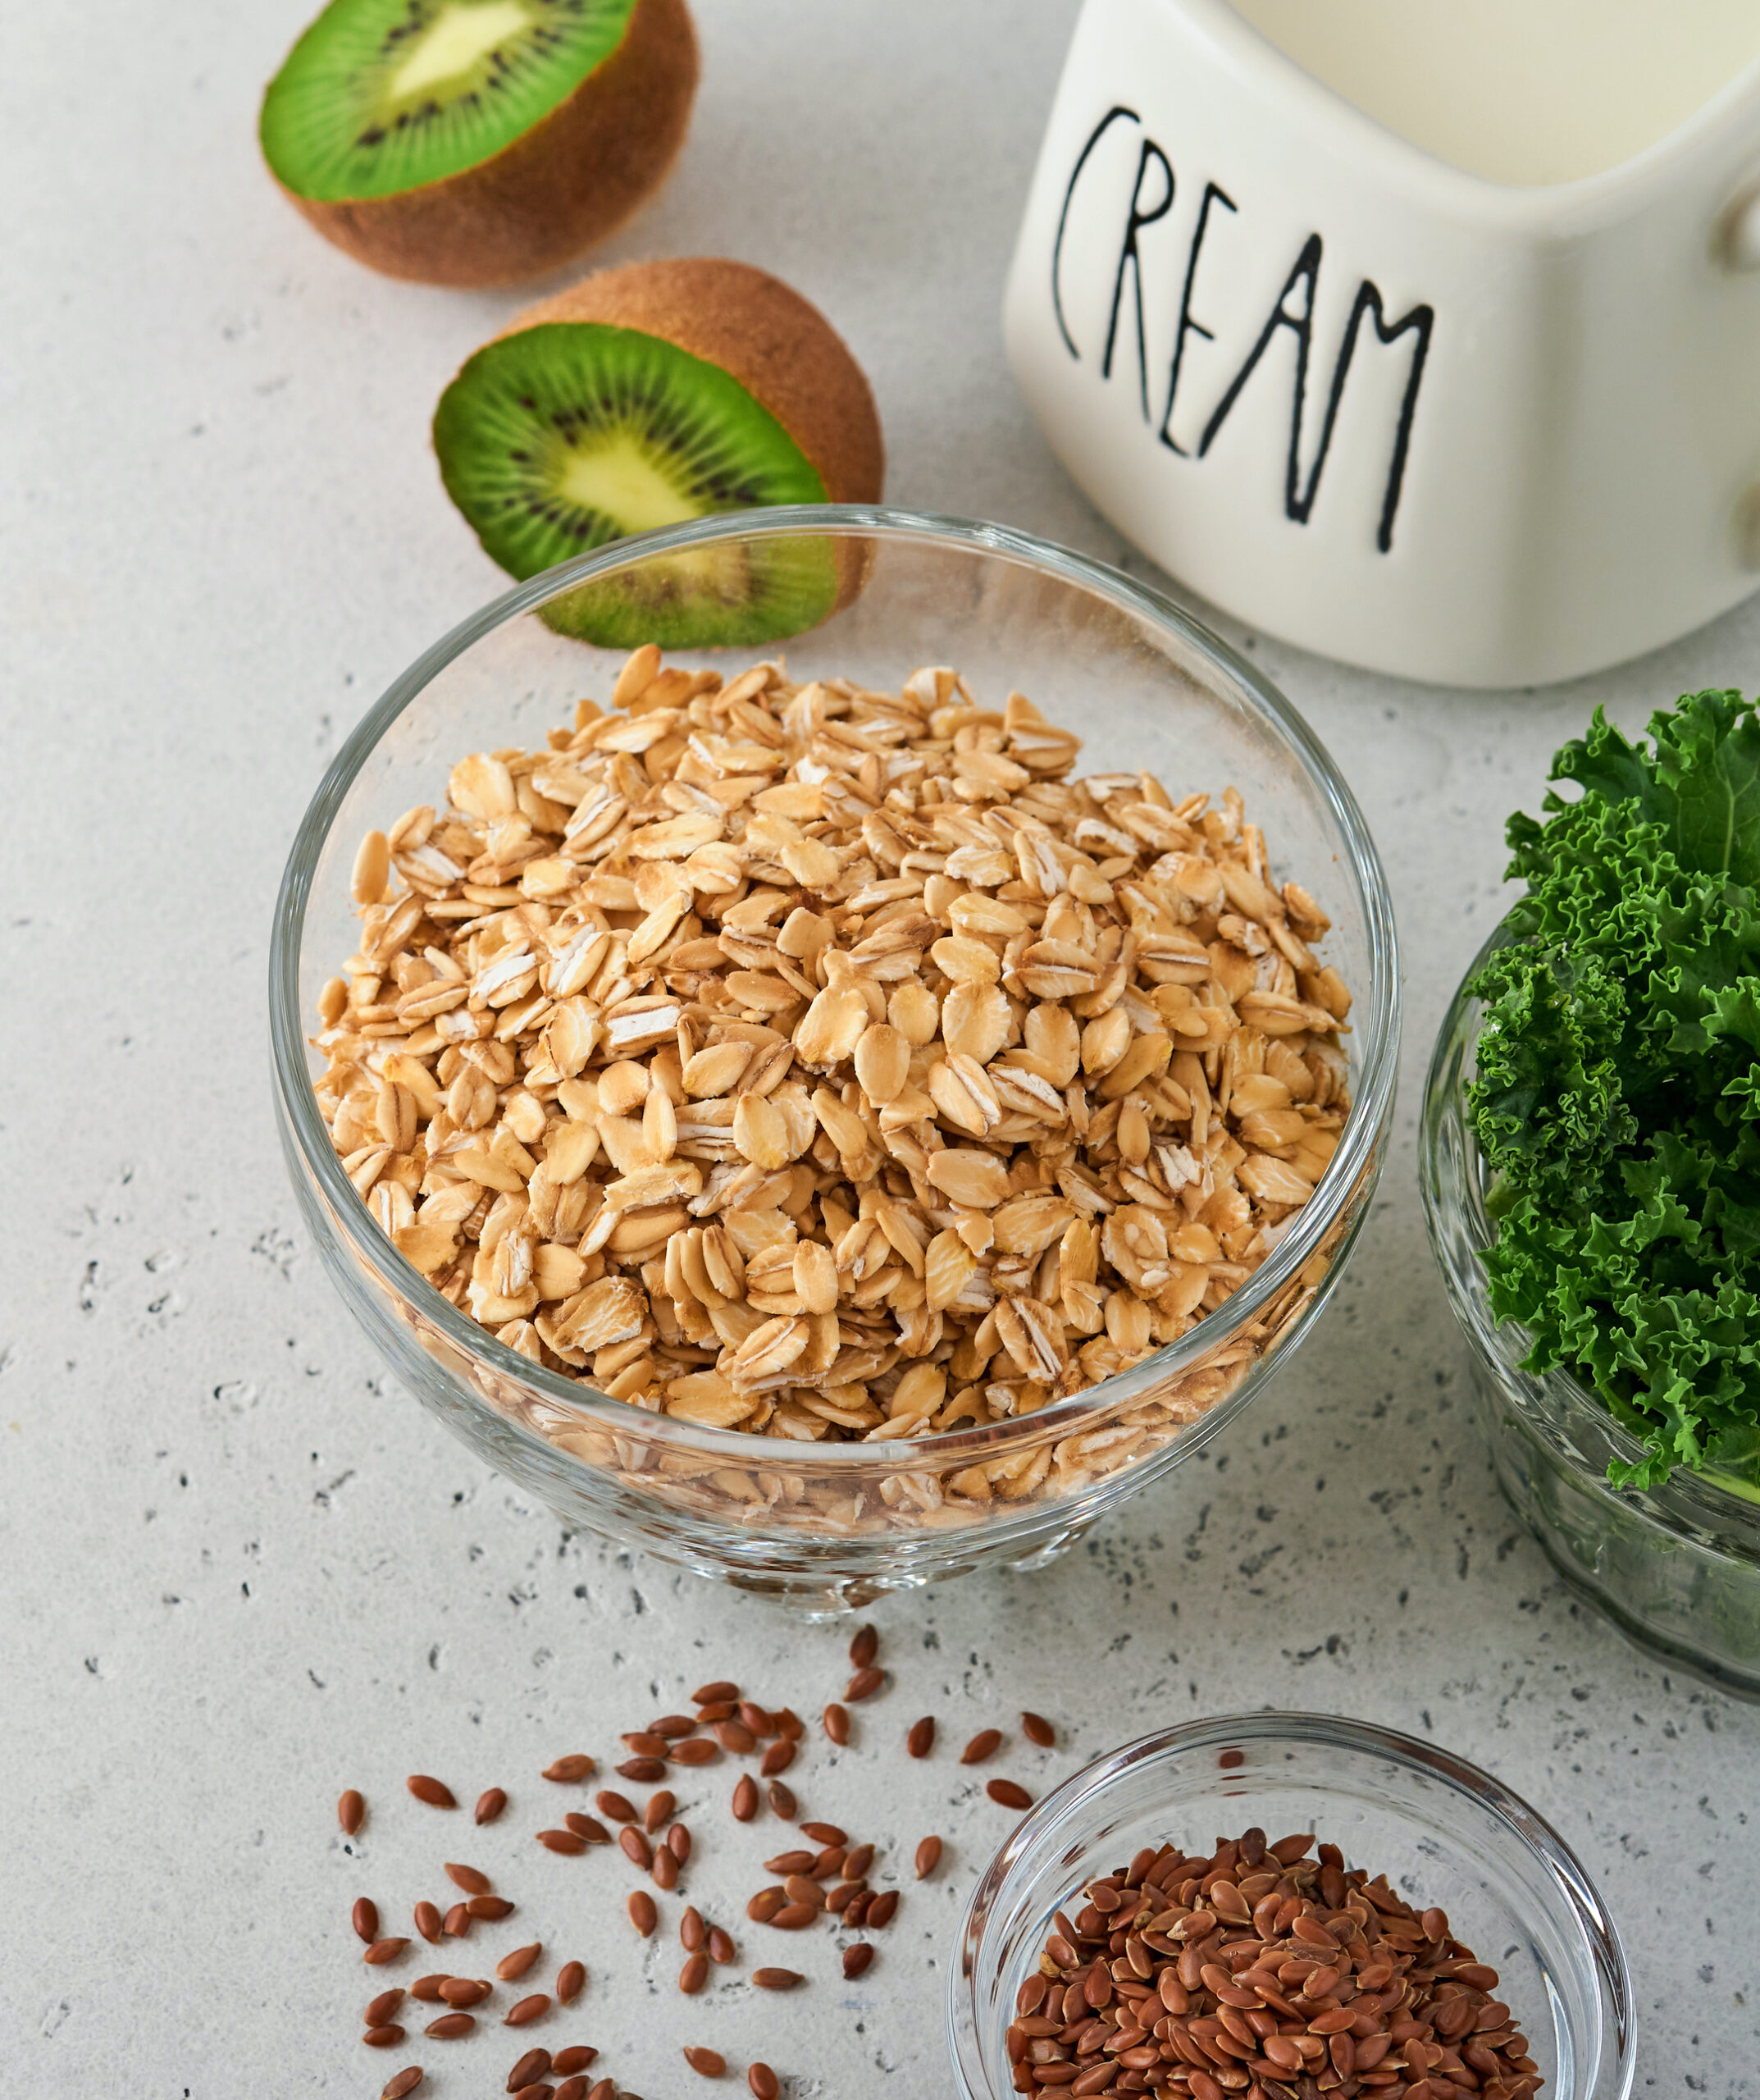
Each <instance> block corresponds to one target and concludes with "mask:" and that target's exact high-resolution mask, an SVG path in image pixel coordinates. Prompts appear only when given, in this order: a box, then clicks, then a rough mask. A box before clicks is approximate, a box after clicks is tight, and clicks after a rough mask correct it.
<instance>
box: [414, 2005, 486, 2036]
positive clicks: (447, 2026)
mask: <svg viewBox="0 0 1760 2100" xmlns="http://www.w3.org/2000/svg"><path fill="white" fill-rule="evenodd" d="M475 2026H476V2015H475V2014H474V2013H469V2012H446V2013H442V2014H441V2015H440V2018H439V2019H438V2020H430V2021H429V2022H428V2024H427V2025H426V2027H424V2028H423V2029H422V2033H423V2034H431V2035H432V2036H433V2038H434V2039H435V2041H436V2042H457V2041H461V2040H462V2039H463V2038H464V2036H465V2035H467V2034H469V2033H471V2031H472V2029H473V2028H475Z"/></svg>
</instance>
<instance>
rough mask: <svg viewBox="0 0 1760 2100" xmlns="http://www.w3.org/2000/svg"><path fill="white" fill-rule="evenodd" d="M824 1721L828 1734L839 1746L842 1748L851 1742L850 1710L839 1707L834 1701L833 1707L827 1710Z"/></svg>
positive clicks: (830, 1706)
mask: <svg viewBox="0 0 1760 2100" xmlns="http://www.w3.org/2000/svg"><path fill="white" fill-rule="evenodd" d="M823 1722H824V1728H825V1733H826V1734H827V1735H828V1736H829V1737H831V1739H832V1742H834V1743H836V1744H837V1745H838V1746H839V1747H840V1748H841V1746H842V1745H843V1744H845V1743H846V1742H848V1741H849V1740H850V1715H849V1710H848V1709H847V1708H846V1707H842V1706H840V1705H837V1703H836V1702H835V1701H833V1702H832V1705H829V1706H828V1707H827V1708H826V1709H825V1712H824V1714H823Z"/></svg>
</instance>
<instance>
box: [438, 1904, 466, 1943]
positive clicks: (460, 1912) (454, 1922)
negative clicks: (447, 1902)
mask: <svg viewBox="0 0 1760 2100" xmlns="http://www.w3.org/2000/svg"><path fill="white" fill-rule="evenodd" d="M470 1929H471V1913H470V1909H469V1907H468V1906H467V1905H465V1904H463V1903H454V1905H453V1906H452V1908H451V1909H450V1910H449V1911H448V1912H447V1913H446V1915H445V1918H444V1919H442V1920H441V1921H440V1930H441V1931H442V1932H443V1933H445V1934H446V1936H447V1938H449V1939H463V1938H465V1937H466V1935H467V1933H469V1931H470Z"/></svg>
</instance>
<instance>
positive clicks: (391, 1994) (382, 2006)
mask: <svg viewBox="0 0 1760 2100" xmlns="http://www.w3.org/2000/svg"><path fill="white" fill-rule="evenodd" d="M403 2002H404V1993H403V1992H402V1991H401V1990H390V1991H381V1993H379V1995H378V1997H376V1998H375V1999H374V2000H373V2002H372V2004H371V2005H370V2006H367V2010H366V2011H365V2012H363V2013H362V2015H361V2022H362V2025H363V2026H367V2027H383V2026H384V2025H385V2023H386V2021H387V2020H390V2017H391V2016H392V2014H393V2013H394V2012H395V2011H397V2009H398V2007H399V2006H400V2005H401V2004H402V2003H403Z"/></svg>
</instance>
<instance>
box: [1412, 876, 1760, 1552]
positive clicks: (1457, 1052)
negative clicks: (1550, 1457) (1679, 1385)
mask: <svg viewBox="0 0 1760 2100" xmlns="http://www.w3.org/2000/svg"><path fill="white" fill-rule="evenodd" d="M1515 938H1518V937H1517V936H1516V935H1515V934H1512V932H1511V930H1510V923H1509V915H1508V914H1507V913H1506V914H1505V915H1504V916H1503V917H1502V919H1500V920H1498V923H1497V924H1496V925H1495V926H1493V928H1492V929H1491V931H1490V933H1489V934H1487V935H1486V937H1485V939H1484V942H1483V943H1481V945H1480V949H1479V952H1478V953H1477V954H1476V955H1475V956H1474V957H1473V959H1472V961H1470V963H1469V964H1468V965H1467V966H1466V970H1464V971H1463V972H1462V973H1461V981H1460V983H1459V984H1457V985H1456V987H1455V988H1454V991H1453V993H1452V995H1451V996H1450V998H1449V1001H1448V1007H1447V1009H1446V1011H1444V1013H1443V1018H1442V1021H1441V1025H1439V1027H1438V1029H1437V1031H1436V1042H1435V1046H1434V1048H1433V1049H1432V1051H1431V1052H1430V1061H1429V1069H1428V1071H1426V1072H1425V1075H1424V1093H1423V1098H1422V1100H1421V1101H1420V1104H1419V1111H1418V1194H1419V1197H1420V1201H1421V1202H1422V1203H1423V1206H1424V1219H1425V1226H1426V1228H1427V1231H1428V1236H1429V1243H1430V1252H1431V1254H1432V1256H1433V1257H1434V1260H1435V1262H1436V1266H1437V1267H1438V1268H1439V1269H1440V1270H1441V1271H1442V1274H1443V1288H1444V1290H1445V1291H1446V1294H1447V1295H1448V1303H1449V1308H1450V1310H1451V1311H1452V1313H1454V1316H1455V1322H1456V1324H1457V1326H1459V1327H1460V1328H1461V1331H1463V1332H1464V1333H1465V1335H1466V1338H1467V1341H1468V1344H1469V1345H1470V1348H1471V1349H1472V1350H1473V1353H1474V1354H1475V1356H1477V1357H1478V1358H1480V1360H1481V1361H1482V1362H1484V1363H1486V1364H1487V1365H1488V1366H1490V1367H1492V1368H1493V1370H1494V1371H1495V1372H1496V1374H1497V1376H1498V1381H1499V1382H1500V1383H1506V1382H1507V1381H1508V1380H1509V1379H1511V1378H1512V1377H1515V1378H1520V1379H1522V1380H1524V1381H1526V1382H1527V1383H1528V1384H1530V1386H1535V1387H1539V1386H1542V1385H1544V1386H1550V1387H1552V1388H1553V1389H1554V1390H1558V1391H1562V1392H1565V1393H1568V1394H1569V1395H1570V1396H1571V1402H1572V1404H1573V1405H1575V1406H1576V1407H1579V1408H1583V1409H1584V1410H1585V1411H1586V1412H1587V1413H1590V1414H1592V1415H1593V1416H1594V1418H1595V1420H1596V1422H1597V1423H1598V1425H1600V1426H1601V1427H1602V1428H1603V1431H1604V1433H1605V1434H1606V1436H1607V1441H1608V1443H1609V1445H1611V1446H1612V1449H1614V1450H1615V1451H1616V1452H1617V1453H1618V1454H1619V1455H1620V1457H1621V1459H1624V1460H1625V1462H1626V1463H1628V1464H1635V1463H1637V1462H1638V1461H1639V1459H1642V1458H1643V1457H1644V1449H1645V1447H1644V1445H1642V1444H1640V1443H1639V1440H1638V1439H1637V1438H1636V1437H1635V1436H1633V1434H1632V1432H1631V1431H1630V1430H1629V1429H1628V1428H1627V1427H1625V1423H1624V1422H1621V1420H1620V1419H1619V1418H1618V1417H1617V1416H1616V1414H1615V1413H1614V1412H1613V1410H1612V1408H1610V1407H1609V1406H1608V1405H1607V1402H1606V1401H1605V1400H1603V1399H1602V1397H1601V1395H1600V1394H1599V1393H1598V1392H1597V1391H1596V1390H1595V1389H1594V1386H1591V1385H1589V1383H1588V1381H1586V1380H1584V1379H1583V1378H1580V1377H1579V1376H1578V1375H1577V1373H1576V1372H1574V1371H1572V1370H1571V1369H1570V1368H1569V1367H1567V1366H1566V1365H1563V1364H1560V1365H1558V1366H1557V1367H1556V1368H1554V1369H1553V1370H1551V1371H1545V1372H1536V1371H1529V1370H1525V1369H1524V1368H1523V1367H1522V1366H1521V1364H1520V1363H1511V1362H1509V1361H1508V1360H1507V1359H1506V1358H1504V1357H1502V1355H1498V1354H1493V1351H1492V1349H1490V1347H1489V1341H1488V1339H1487V1337H1486V1335H1484V1334H1483V1333H1482V1332H1481V1331H1480V1321H1479V1320H1478V1319H1475V1318H1469V1317H1466V1308H1464V1307H1463V1306H1462V1304H1461V1302H1460V1301H1461V1291H1460V1290H1459V1288H1458V1286H1457V1279H1456V1276H1455V1275H1454V1271H1453V1270H1452V1267H1451V1266H1450V1264H1449V1262H1448V1257H1447V1253H1446V1252H1445V1249H1444V1245H1443V1241H1444V1238H1445V1229H1446V1221H1445V1219H1444V1217H1443V1208H1444V1198H1443V1187H1442V1176H1441V1172H1440V1161H1441V1154H1442V1135H1441V1128H1442V1125H1443V1123H1444V1122H1445V1121H1446V1122H1448V1123H1452V1124H1453V1125H1455V1126H1457V1128H1458V1130H1459V1131H1460V1133H1461V1138H1462V1139H1463V1141H1464V1144H1465V1146H1466V1152H1467V1153H1468V1154H1469V1155H1470V1157H1471V1158H1472V1159H1473V1160H1474V1161H1475V1162H1477V1163H1478V1164H1479V1165H1480V1166H1483V1165H1484V1153H1482V1152H1481V1151H1480V1148H1479V1140H1478V1139H1477V1137H1476V1136H1475V1134H1474V1130H1473V1125H1472V1122H1471V1120H1470V1117H1469V1116H1468V1115H1467V1113H1466V1061H1467V1059H1468V1057H1470V1055H1471V1053H1472V1052H1473V1050H1474V1048H1475V1047H1476V1045H1477V1043H1478V1041H1479V1029H1478V1026H1477V1025H1476V1024H1475V1022H1474V1021H1473V1020H1472V1018H1471V1015H1470V1009H1471V1008H1472V1007H1473V1006H1474V1005H1475V1003H1477V994H1476V993H1474V992H1473V991H1472V990H1470V986H1471V984H1472V982H1473V979H1475V977H1477V976H1478V975H1479V973H1480V970H1483V969H1484V966H1485V964H1486V962H1487V961H1488V960H1489V957H1490V956H1492V955H1493V953H1494V952H1496V951H1497V950H1498V948H1500V947H1507V946H1508V944H1509V943H1511V941H1512V940H1514V939H1515ZM1451 1061H1454V1062H1455V1065H1456V1070H1455V1072H1454V1075H1453V1077H1452V1080H1451V1078H1450V1075H1449V1071H1448V1067H1449V1065H1450V1063H1451ZM1459 1201H1460V1203H1461V1208H1463V1210H1464V1211H1465V1213H1466V1226H1467V1230H1468V1234H1469V1236H1470V1239H1471V1240H1472V1243H1473V1251H1474V1253H1475V1258H1476V1257H1481V1256H1483V1254H1484V1250H1485V1249H1487V1248H1488V1247H1489V1246H1490V1244H1491V1243H1492V1242H1493V1239H1495V1238H1496V1237H1497V1235H1496V1232H1495V1230H1494V1229H1493V1226H1492V1222H1491V1213H1490V1212H1489V1210H1487V1208H1485V1191H1484V1178H1483V1176H1482V1175H1480V1174H1467V1175H1464V1176H1461V1189H1460V1195H1459ZM1480 1278H1481V1281H1482V1282H1483V1281H1484V1270H1483V1267H1482V1266H1481V1268H1480ZM1484 1324H1485V1325H1486V1326H1489V1328H1490V1329H1491V1331H1493V1332H1504V1331H1507V1332H1508V1333H1510V1334H1512V1335H1520V1336H1522V1337H1524V1338H1525V1337H1526V1335H1527V1332H1528V1331H1527V1329H1526V1328H1525V1327H1524V1326H1521V1323H1520V1322H1516V1321H1507V1322H1498V1321H1497V1320H1496V1318H1495V1317H1494V1316H1493V1314H1492V1313H1491V1312H1490V1308H1489V1301H1488V1302H1487V1303H1486V1304H1485V1308H1484ZM1575 1471H1576V1472H1577V1473H1578V1474H1579V1476H1580V1477H1582V1478H1584V1479H1586V1480H1587V1481H1589V1483H1590V1484H1591V1485H1592V1486H1594V1487H1595V1488H1597V1489H1598V1490H1599V1491H1601V1492H1602V1493H1603V1494H1605V1495H1610V1496H1614V1497H1616V1498H1618V1499H1620V1500H1621V1502H1622V1504H1624V1506H1626V1507H1630V1504H1629V1503H1626V1502H1625V1498H1624V1497H1623V1496H1621V1491H1620V1490H1618V1489H1617V1488H1616V1487H1615V1486H1613V1485H1612V1482H1611V1481H1608V1480H1607V1477H1606V1475H1605V1474H1604V1473H1592V1472H1588V1471H1587V1469H1586V1468H1584V1467H1582V1466H1581V1465H1578V1466H1576V1468H1575ZM1647 1493H1648V1495H1649V1496H1650V1497H1652V1498H1655V1497H1656V1496H1657V1495H1662V1496H1663V1497H1665V1498H1666V1497H1671V1496H1680V1497H1684V1498H1686V1499H1688V1500H1701V1501H1703V1502H1704V1503H1706V1504H1708V1505H1709V1506H1710V1508H1711V1509H1712V1511H1714V1512H1715V1513H1716V1514H1717V1517H1718V1518H1719V1520H1720V1521H1721V1522H1723V1523H1729V1524H1732V1525H1734V1526H1735V1528H1737V1529H1738V1530H1739V1531H1743V1532H1749V1533H1752V1532H1755V1531H1756V1530H1757V1529H1760V1503H1757V1502H1756V1501H1755V1500H1754V1499H1753V1497H1752V1496H1751V1495H1744V1494H1738V1493H1736V1492H1735V1491H1732V1490H1730V1489H1729V1488H1726V1487H1725V1486H1721V1483H1720V1482H1719V1481H1717V1480H1715V1479H1713V1478H1712V1477H1710V1476H1709V1475H1708V1474H1706V1473H1703V1472H1695V1471H1694V1469H1693V1468H1691V1467H1690V1466H1676V1468H1675V1469H1674V1471H1673V1472H1671V1474H1670V1475H1669V1477H1668V1478H1667V1480H1666V1481H1662V1482H1661V1483H1659V1485H1658V1486H1657V1487H1655V1488H1652V1489H1650V1490H1648V1491H1647ZM1649 1521H1652V1522H1654V1521H1656V1520H1655V1519H1654V1518H1650V1519H1649Z"/></svg>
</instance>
